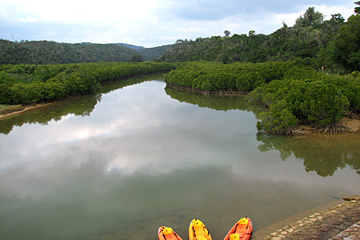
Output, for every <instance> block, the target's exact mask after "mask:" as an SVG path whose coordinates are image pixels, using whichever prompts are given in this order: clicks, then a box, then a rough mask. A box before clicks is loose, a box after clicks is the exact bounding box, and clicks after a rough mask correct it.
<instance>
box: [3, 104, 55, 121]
mask: <svg viewBox="0 0 360 240" xmlns="http://www.w3.org/2000/svg"><path fill="white" fill-rule="evenodd" d="M52 103H53V102H50V103H38V104H32V105H25V106H23V105H14V106H12V105H0V120H1V119H4V118H8V117H12V116H14V115H18V114H21V113H23V112H26V111H29V110H31V109H35V108H40V107H44V106H48V105H51V104H52Z"/></svg>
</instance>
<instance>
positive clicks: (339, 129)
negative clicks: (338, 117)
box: [315, 123, 352, 133]
mask: <svg viewBox="0 0 360 240" xmlns="http://www.w3.org/2000/svg"><path fill="white" fill-rule="evenodd" d="M315 132H316V133H350V132H352V130H351V129H350V128H349V127H346V126H344V125H342V124H341V123H335V124H330V125H328V126H325V127H315Z"/></svg>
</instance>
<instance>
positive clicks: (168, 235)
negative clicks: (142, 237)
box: [158, 226, 183, 240]
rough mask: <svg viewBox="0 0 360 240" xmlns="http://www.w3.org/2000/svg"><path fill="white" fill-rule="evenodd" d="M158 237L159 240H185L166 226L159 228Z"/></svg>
mask: <svg viewBox="0 0 360 240" xmlns="http://www.w3.org/2000/svg"><path fill="white" fill-rule="evenodd" d="M158 237H159V240H183V239H182V238H181V237H180V236H179V235H177V233H176V232H174V230H172V228H169V227H165V226H162V227H159V230H158Z"/></svg>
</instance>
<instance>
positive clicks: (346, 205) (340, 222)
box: [252, 196, 360, 240]
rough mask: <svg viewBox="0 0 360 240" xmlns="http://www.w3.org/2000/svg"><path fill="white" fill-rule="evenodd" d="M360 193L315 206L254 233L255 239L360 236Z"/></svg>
mask: <svg viewBox="0 0 360 240" xmlns="http://www.w3.org/2000/svg"><path fill="white" fill-rule="evenodd" d="M359 225H360V196H353V197H348V198H343V199H342V200H337V201H334V202H332V203H329V204H325V205H322V206H320V207H317V208H315V209H311V210H308V211H305V212H302V213H299V214H297V215H294V216H292V217H289V218H287V219H284V220H282V221H280V222H277V223H274V224H272V225H270V226H268V227H266V228H263V229H261V230H259V231H257V232H255V233H254V234H253V237H252V239H253V240H258V239H261V240H280V239H333V240H339V239H360V231H359V230H360V228H359V227H360V226H359Z"/></svg>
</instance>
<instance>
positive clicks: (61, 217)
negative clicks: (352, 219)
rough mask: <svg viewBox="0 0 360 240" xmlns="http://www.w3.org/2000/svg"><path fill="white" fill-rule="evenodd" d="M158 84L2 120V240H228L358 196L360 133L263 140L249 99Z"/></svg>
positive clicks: (120, 86)
mask: <svg viewBox="0 0 360 240" xmlns="http://www.w3.org/2000/svg"><path fill="white" fill-rule="evenodd" d="M152 79H159V80H155V81H145V82H142V81H143V80H146V79H133V80H131V81H130V82H129V81H126V82H125V81H123V82H121V83H114V84H109V85H108V86H105V87H104V92H103V93H102V94H98V95H96V96H95V95H94V96H84V97H76V98H73V99H70V100H68V101H66V102H62V103H58V104H55V105H52V106H50V107H45V108H42V109H38V110H34V111H31V112H27V113H24V114H22V115H18V116H16V117H12V118H10V119H5V120H0V132H1V134H0V239H37V240H39V239H154V240H155V239H157V229H158V227H159V226H162V225H167V226H171V227H172V228H173V229H174V230H175V231H177V232H178V233H179V234H180V236H182V237H183V238H184V239H187V236H188V234H187V229H188V225H189V223H190V221H191V220H192V219H193V218H200V219H201V220H203V222H204V223H205V224H206V225H207V226H208V228H209V229H210V231H211V232H212V235H213V238H214V239H222V238H223V237H224V236H225V234H226V233H227V231H228V230H229V229H230V227H232V225H233V224H234V223H235V221H237V220H238V219H239V218H241V217H242V216H245V215H246V216H249V217H251V218H252V220H253V222H254V227H255V229H254V230H255V231H256V230H259V229H260V228H262V227H265V226H267V225H269V224H271V223H273V222H274V221H278V220H281V219H284V218H286V217H289V216H291V215H293V214H296V213H298V212H300V211H304V210H307V209H309V208H314V207H317V206H319V205H321V204H324V203H328V202H331V201H333V200H335V199H336V198H338V197H341V196H347V195H354V194H359V193H360V192H359V190H360V171H359V170H360V135H359V134H351V135H337V136H333V135H326V136H313V137H296V138H289V137H284V136H265V135H257V130H256V122H257V119H256V113H257V112H258V109H257V108H258V107H256V106H250V105H248V104H247V103H246V102H245V101H244V100H243V99H242V98H239V97H220V96H213V97H205V96H202V95H199V94H194V93H183V92H179V91H174V90H171V89H165V83H164V82H163V81H161V77H159V76H153V77H152ZM148 80H149V79H148ZM134 83H136V84H134Z"/></svg>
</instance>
